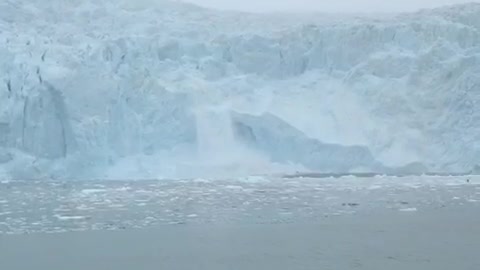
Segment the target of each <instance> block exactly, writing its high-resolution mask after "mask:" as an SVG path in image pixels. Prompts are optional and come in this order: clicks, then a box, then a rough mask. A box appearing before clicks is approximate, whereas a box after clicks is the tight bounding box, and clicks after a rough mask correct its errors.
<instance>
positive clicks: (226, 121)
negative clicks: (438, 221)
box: [0, 0, 480, 179]
mask: <svg viewBox="0 0 480 270" xmlns="http://www.w3.org/2000/svg"><path fill="white" fill-rule="evenodd" d="M479 31H480V5H478V4H467V5H458V6H451V7H445V8H439V9H434V10H423V11H420V12H417V13H411V14H399V15H396V16H395V17H392V18H385V17H378V16H377V17H374V16H350V17H346V16H332V15H328V16H327V15H322V14H318V15H304V16H303V15H298V14H297V15H253V14H247V13H234V12H219V11H213V10H208V9H203V8H200V7H196V6H193V5H189V4H184V3H179V2H169V1H126V0H124V1H111V0H109V1H102V2H95V1H60V0H55V1H48V2H45V1H40V0H29V1H26V0H21V1H3V2H2V3H1V4H0V42H1V43H2V46H0V70H1V72H0V76H1V80H0V84H1V85H0V101H1V103H0V149H1V152H0V176H1V177H2V178H14V179H18V178H27V179H30V178H52V177H53V178H128V179H138V178H168V177H209V176H215V175H222V176H234V175H241V176H244V175H248V174H270V173H276V172H285V171H292V170H293V171H306V170H310V171H320V172H359V171H374V172H392V171H394V172H399V173H400V172H404V171H405V170H407V171H408V170H412V169H413V170H414V171H415V172H422V171H424V170H430V171H449V172H464V171H469V170H471V169H472V168H474V166H475V165H476V164H478V163H479V158H480V110H479V109H478V105H480V104H479V102H480V76H479V75H478V74H480V32H479ZM409 164H414V165H409Z"/></svg>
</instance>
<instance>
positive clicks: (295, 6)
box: [184, 0, 480, 13]
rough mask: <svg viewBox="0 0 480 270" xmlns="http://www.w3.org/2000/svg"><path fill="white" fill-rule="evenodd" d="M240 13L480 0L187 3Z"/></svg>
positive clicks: (394, 8)
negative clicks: (239, 11) (238, 11)
mask: <svg viewBox="0 0 480 270" xmlns="http://www.w3.org/2000/svg"><path fill="white" fill-rule="evenodd" d="M184 1H188V2H192V3H195V4H198V5H202V6H207V7H214V8H218V9H233V10H241V11H258V12H265V11H267V12H271V11H294V12H297V11H320V12H322V11H323V12H349V13H351V12H400V11H414V10H418V9H421V8H430V7H438V6H442V5H448V4H458V3H466V2H480V0H470V1H466V0H184Z"/></svg>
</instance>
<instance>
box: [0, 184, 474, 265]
mask: <svg viewBox="0 0 480 270" xmlns="http://www.w3.org/2000/svg"><path fill="white" fill-rule="evenodd" d="M469 179H470V181H469V182H468V183H467V182H466V179H464V177H422V178H419V177H411V178H408V177H407V178H396V177H383V178H382V177H377V178H366V179H358V178H351V177H344V178H339V179H330V178H328V179H301V178H298V179H258V178H255V179H253V180H255V181H253V180H252V179H246V180H245V181H239V180H230V181H227V180H225V181H206V180H191V181H141V182H135V181H111V182H105V181H90V182H3V183H2V184H0V269H2V270H3V269H7V270H23V269H34V270H44V269H45V270H56V269H59V270H60V269H62V270H63V269H67V270H75V269H82V270H83V269H84V270H87V269H88V270H91V269H99V270H100V269H119V270H130V269H132V270H133V269H210V270H211V269H272V270H273V269H274V270H277V269H427V270H428V269H432V270H433V269H435V270H438V269H460V270H463V269H471V270H477V269H480V259H479V258H480V256H478V250H480V226H479V224H480V181H479V180H480V179H477V178H475V177H473V178H469Z"/></svg>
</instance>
